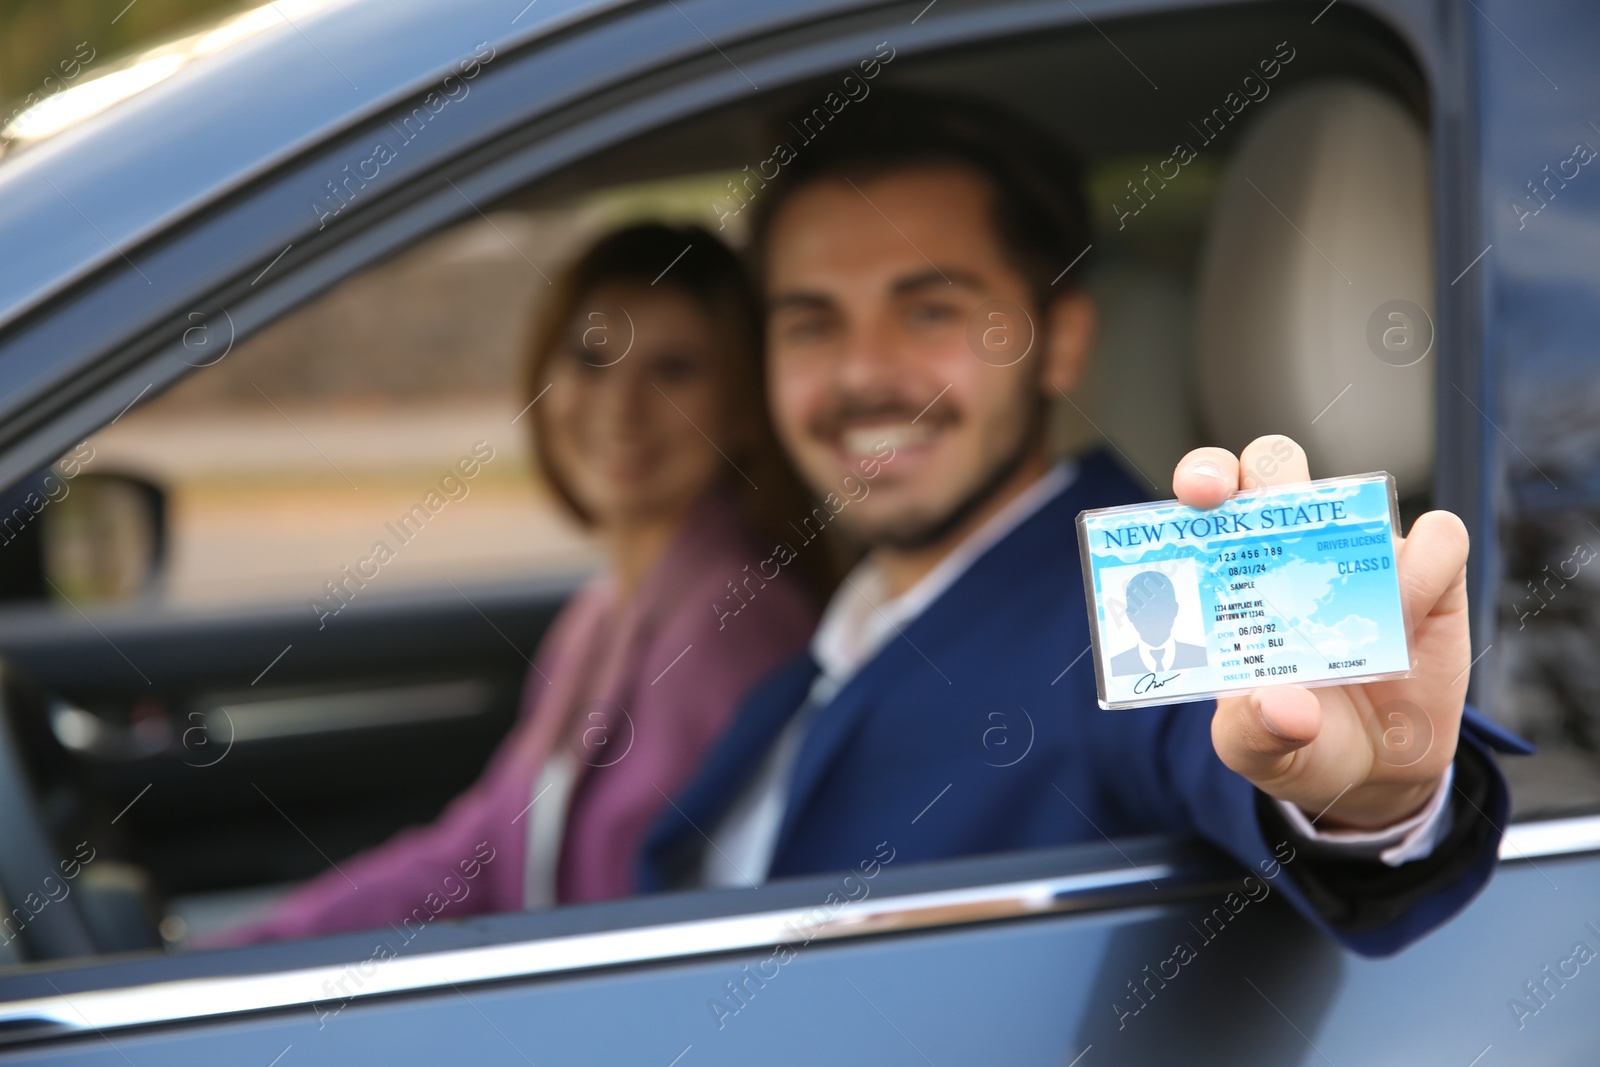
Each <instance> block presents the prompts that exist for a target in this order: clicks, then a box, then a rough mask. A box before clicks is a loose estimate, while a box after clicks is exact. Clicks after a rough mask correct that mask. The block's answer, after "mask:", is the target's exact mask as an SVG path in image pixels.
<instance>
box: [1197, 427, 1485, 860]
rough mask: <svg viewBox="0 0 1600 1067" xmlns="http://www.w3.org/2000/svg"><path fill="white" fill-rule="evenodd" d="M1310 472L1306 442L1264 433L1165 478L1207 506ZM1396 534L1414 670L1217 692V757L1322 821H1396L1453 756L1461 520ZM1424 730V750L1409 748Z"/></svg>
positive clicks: (1463, 684)
mask: <svg viewBox="0 0 1600 1067" xmlns="http://www.w3.org/2000/svg"><path fill="white" fill-rule="evenodd" d="M1310 477H1311V474H1310V470H1309V469H1308V467H1307V464H1306V454H1305V451H1304V450H1303V449H1302V448H1301V447H1300V446H1299V445H1297V444H1295V442H1293V441H1291V440H1290V439H1289V438H1287V437H1281V436H1272V437H1260V438H1257V439H1256V440H1254V441H1252V442H1251V443H1250V444H1249V446H1248V447H1246V448H1245V450H1244V452H1243V453H1242V454H1241V455H1240V456H1239V457H1238V458H1237V459H1236V458H1234V455H1233V453H1231V452H1229V451H1227V450H1226V449H1222V448H1197V449H1195V450H1194V451H1193V452H1190V453H1189V454H1188V455H1186V456H1184V457H1183V459H1182V460H1181V461H1179V463H1178V466H1177V469H1176V470H1174V471H1173V474H1172V488H1173V492H1174V493H1175V494H1176V495H1177V498H1178V500H1179V501H1181V502H1182V503H1184V504H1187V505H1189V506H1190V507H1195V508H1213V507H1216V506H1217V505H1218V504H1220V503H1222V502H1223V501H1224V500H1226V499H1227V498H1228V497H1229V496H1231V495H1232V494H1233V493H1234V492H1235V491H1236V490H1239V489H1256V488H1261V487H1263V486H1277V485H1291V484H1293V483H1295V482H1303V481H1308V480H1310ZM1395 540H1396V542H1397V543H1398V547H1397V549H1396V563H1397V564H1398V566H1399V571H1400V593H1401V595H1402V596H1403V597H1404V598H1405V604H1406V612H1407V617H1408V619H1409V620H1410V625H1411V630H1410V638H1411V655H1412V658H1413V661H1414V664H1415V666H1414V669H1413V670H1412V674H1411V677H1409V678H1402V679H1399V680H1394V681H1382V682H1368V683H1366V684H1365V685H1344V686H1325V687H1321V688H1317V689H1303V688H1301V687H1299V686H1294V685H1275V686H1271V687H1268V688H1263V689H1257V690H1256V691H1255V692H1253V693H1251V694H1249V695H1248V696H1232V697H1222V698H1220V699H1219V700H1218V701H1217V712H1216V716H1215V717H1214V718H1213V719H1212V720H1211V743H1212V744H1213V745H1214V746H1215V747H1216V750H1217V755H1218V756H1220V757H1221V758H1222V762H1223V763H1225V764H1227V765H1228V766H1229V767H1230V768H1232V769H1233V770H1235V771H1237V772H1238V773H1239V774H1241V775H1243V776H1244V777H1245V778H1247V779H1249V781H1250V782H1251V783H1253V784H1254V785H1255V786H1256V788H1258V789H1260V790H1261V791H1262V792H1264V793H1267V794H1268V795H1270V796H1274V797H1277V798H1279V799H1280V800H1287V801H1290V802H1291V803H1293V804H1296V805H1298V806H1299V808H1300V810H1301V811H1304V812H1305V813H1306V814H1307V815H1308V816H1310V817H1312V818H1317V817H1318V816H1319V815H1320V816H1321V818H1320V819H1318V823H1319V825H1320V826H1322V827H1323V828H1335V827H1341V826H1342V827H1347V828H1356V829H1373V830H1376V829H1382V828H1383V827H1386V826H1392V825H1394V824H1395V823H1397V822H1400V821H1401V820H1402V819H1405V818H1406V817H1408V816H1410V815H1413V814H1415V813H1416V812H1417V811H1418V810H1420V809H1421V808H1422V807H1423V805H1424V804H1426V803H1427V802H1428V799H1429V798H1430V797H1431V796H1432V795H1433V793H1434V790H1435V789H1437V788H1438V785H1439V780H1440V778H1441V776H1442V775H1443V774H1444V772H1445V770H1446V768H1448V767H1449V766H1450V762H1451V761H1452V760H1453V759H1454V758H1455V753H1456V737H1457V733H1458V731H1459V730H1460V726H1461V710H1462V707H1463V705H1464V704H1465V702H1466V693H1467V668H1468V666H1469V664H1470V662H1471V657H1472V650H1471V641H1470V638H1469V636H1468V632H1467V530H1466V527H1465V526H1463V525H1462V523H1461V520H1460V519H1458V518H1456V517H1455V516H1454V515H1452V514H1450V513H1449V512H1447V511H1430V512H1428V513H1427V514H1426V515H1422V516H1420V517H1419V518H1418V519H1417V521H1416V522H1415V523H1413V524H1412V526H1411V532H1410V534H1409V535H1408V536H1407V537H1405V538H1404V539H1402V538H1400V537H1398V535H1397V536H1396V538H1395ZM1397 716H1398V717H1397ZM1385 720H1387V721H1385ZM1430 727H1431V730H1430ZM1386 732H1387V733H1386ZM1397 740H1399V741H1400V742H1401V744H1400V746H1399V748H1398V749H1397V746H1396V743H1395V742H1396V741H1397ZM1430 740H1431V746H1430V747H1428V748H1427V751H1426V753H1420V752H1416V751H1411V750H1408V749H1407V747H1406V746H1407V745H1414V746H1415V747H1416V748H1421V747H1422V744H1425V743H1427V742H1428V741H1430ZM1398 752H1404V755H1403V756H1401V755H1398ZM1419 757H1420V758H1419ZM1413 760H1414V762H1413Z"/></svg>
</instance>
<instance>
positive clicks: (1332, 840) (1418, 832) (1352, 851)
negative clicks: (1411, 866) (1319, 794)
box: [1273, 762, 1456, 867]
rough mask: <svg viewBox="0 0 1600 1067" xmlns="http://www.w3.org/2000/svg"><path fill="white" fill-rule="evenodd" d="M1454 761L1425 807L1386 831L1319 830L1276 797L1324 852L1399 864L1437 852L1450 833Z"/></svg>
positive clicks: (1287, 817) (1292, 821) (1293, 822)
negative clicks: (1437, 848) (1435, 850)
mask: <svg viewBox="0 0 1600 1067" xmlns="http://www.w3.org/2000/svg"><path fill="white" fill-rule="evenodd" d="M1455 773H1456V765H1455V763H1454V762H1452V763H1451V764H1450V766H1449V767H1447V768H1446V769H1445V772H1444V776H1443V777H1442V778H1440V779H1439V786H1438V788H1437V789H1435V790H1434V791H1433V796H1432V797H1431V798H1430V799H1429V800H1428V803H1427V804H1426V805H1424V806H1423V808H1422V810H1421V811H1419V812H1417V813H1416V814H1415V815H1413V816H1411V817H1410V818H1408V819H1405V820H1404V821H1402V822H1398V823H1395V824H1394V825H1393V826H1390V827H1388V828H1387V829H1384V830H1318V829H1317V828H1316V827H1315V826H1313V825H1311V820H1310V819H1308V818H1306V814H1305V812H1303V811H1301V810H1300V808H1299V807H1298V806H1296V805H1295V804H1292V803H1290V802H1289V801H1287V800H1277V799H1274V801H1273V802H1274V803H1275V804H1277V805H1278V810H1279V811H1281V812H1283V817H1284V820H1285V821H1286V822H1288V824H1289V828H1290V829H1291V830H1293V831H1294V832H1295V833H1296V834H1298V835H1299V836H1301V837H1303V838H1305V839H1306V840H1307V841H1309V842H1311V843H1312V844H1314V845H1316V846H1317V848H1318V849H1319V850H1320V851H1323V852H1330V853H1338V854H1341V855H1345V856H1350V857H1352V858H1360V859H1376V860H1380V861H1382V862H1383V863H1384V864H1385V865H1386V866H1389V867H1398V866H1400V865H1401V864H1403V863H1409V862H1410V861H1411V860H1420V859H1425V858H1427V857H1428V856H1430V855H1432V854H1433V850H1434V849H1435V848H1436V847H1437V846H1438V844H1439V842H1440V841H1443V840H1444V839H1445V837H1446V836H1447V835H1448V834H1449V833H1450V823H1451V810H1452V809H1451V805H1450V787H1451V786H1452V785H1453V784H1454V782H1455Z"/></svg>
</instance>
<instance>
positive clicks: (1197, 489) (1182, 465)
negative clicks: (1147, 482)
mask: <svg viewBox="0 0 1600 1067" xmlns="http://www.w3.org/2000/svg"><path fill="white" fill-rule="evenodd" d="M1238 488H1239V461H1238V459H1236V458H1235V457H1234V454H1233V453H1232V452H1229V451H1228V450H1227V449H1226V448H1197V449H1195V450H1194V451H1193V452H1190V453H1189V454H1188V455H1186V456H1184V457H1183V458H1182V459H1180V460H1179V461H1178V465H1177V466H1176V467H1174V468H1173V471H1172V495H1173V496H1175V497H1177V498H1178V503H1180V504H1186V505H1188V506H1189V507H1191V508H1201V509H1205V508H1214V507H1216V506H1217V505H1218V504H1220V503H1222V502H1223V501H1224V500H1226V499H1228V498H1229V497H1230V496H1232V495H1233V491H1234V490H1235V489H1238Z"/></svg>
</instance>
